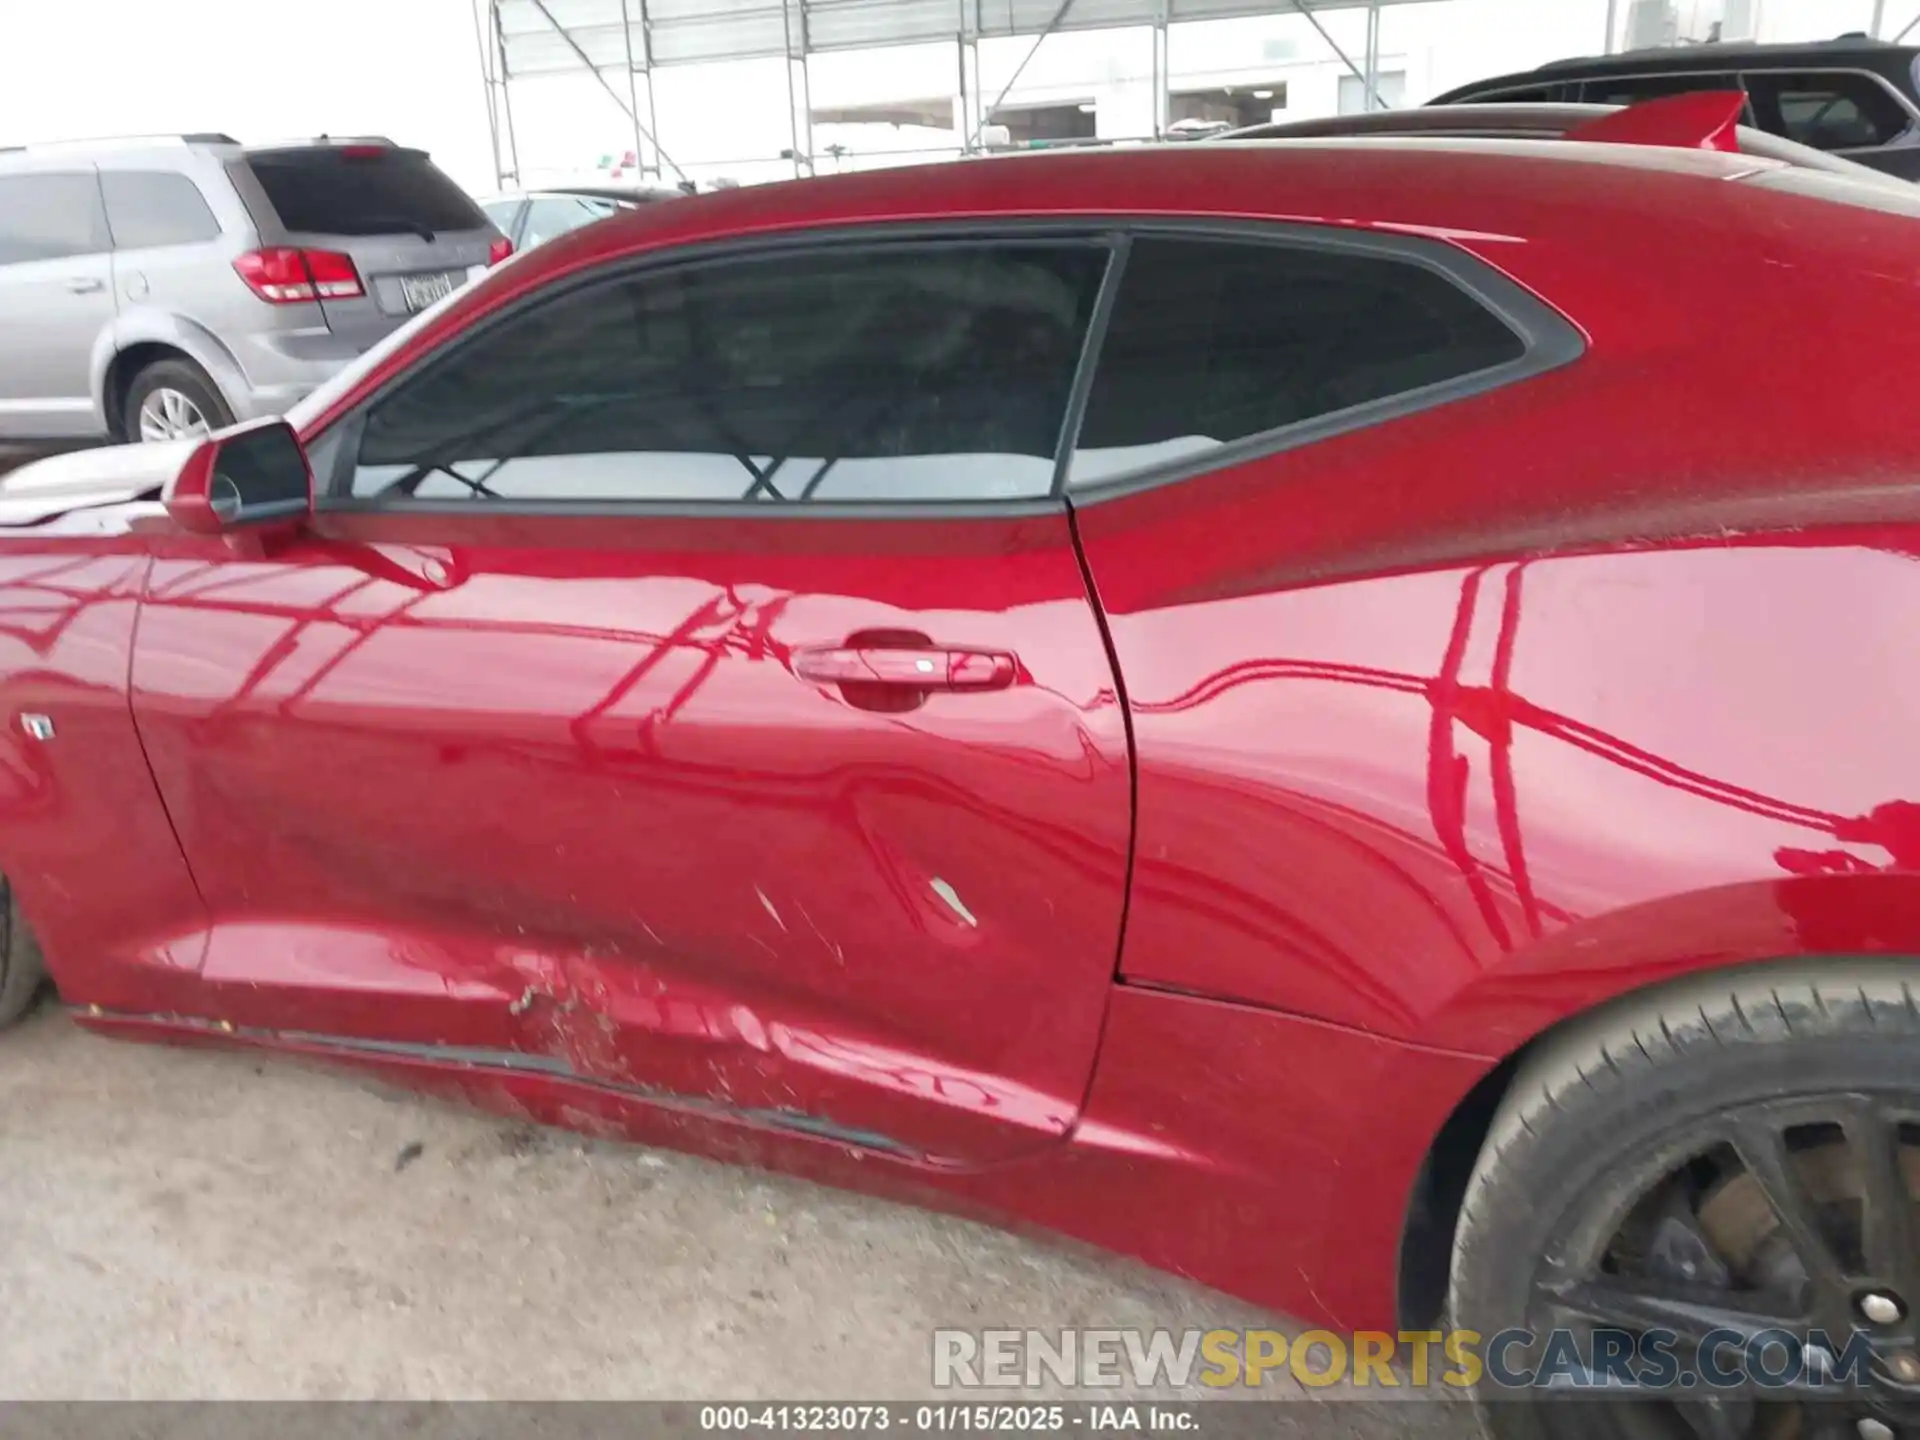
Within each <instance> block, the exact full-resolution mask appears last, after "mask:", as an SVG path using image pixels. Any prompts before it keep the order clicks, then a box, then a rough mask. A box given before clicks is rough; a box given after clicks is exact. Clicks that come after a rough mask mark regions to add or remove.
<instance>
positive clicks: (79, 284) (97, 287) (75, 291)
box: [67, 275, 107, 295]
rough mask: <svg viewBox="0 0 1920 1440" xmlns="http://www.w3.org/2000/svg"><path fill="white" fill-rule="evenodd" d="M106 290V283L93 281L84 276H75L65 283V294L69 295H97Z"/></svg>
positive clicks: (89, 277)
mask: <svg viewBox="0 0 1920 1440" xmlns="http://www.w3.org/2000/svg"><path fill="white" fill-rule="evenodd" d="M106 288H107V282H106V281H104V280H95V279H93V278H92V277H91V276H86V275H76V276H75V277H74V278H73V279H71V280H69V281H67V293H68V294H69V295H98V294H99V293H100V292H101V291H102V290H104V289H106Z"/></svg>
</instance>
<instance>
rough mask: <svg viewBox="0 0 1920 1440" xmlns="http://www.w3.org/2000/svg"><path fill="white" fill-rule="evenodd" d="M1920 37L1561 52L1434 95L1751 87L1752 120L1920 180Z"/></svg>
mask: <svg viewBox="0 0 1920 1440" xmlns="http://www.w3.org/2000/svg"><path fill="white" fill-rule="evenodd" d="M1916 62H1920V46H1913V45H1894V44H1889V43H1887V42H1884V41H1879V40H1871V39H1868V38H1867V37H1866V36H1864V35H1843V36H1841V37H1840V38H1839V39H1837V40H1827V41H1822V42H1820V43H1818V44H1812V45H1691V46H1686V47H1684V48H1680V49H1669V50H1632V51H1628V52H1627V53H1625V54H1623V55H1604V56H1593V57H1590V58H1586V59H1578V60H1556V61H1554V62H1553V63H1552V64H1550V65H1542V66H1541V67H1540V68H1539V69H1538V70H1528V71H1525V72H1523V73H1521V74H1517V75H1500V76H1496V77H1494V78H1493V79H1490V80H1478V81H1475V82H1474V83H1473V84H1471V85H1462V86H1461V87H1460V88H1459V89H1457V90H1449V91H1448V92H1447V93H1446V94H1444V95H1441V96H1439V97H1437V98H1436V99H1434V100H1432V101H1430V102H1429V103H1430V104H1433V105H1461V104H1468V103H1479V102H1483V101H1495V102H1500V103H1513V102H1523V103H1529V104H1555V103H1559V102H1563V101H1567V102H1577V103H1584V104H1590V105H1596V104H1597V105H1631V104H1633V103H1635V102H1636V101H1640V100H1651V99H1654V98H1656V97H1659V96H1662V95H1679V94H1684V93H1686V92H1688V91H1692V90H1742V91H1744V92H1745V93H1746V96H1747V113H1746V115H1745V116H1743V117H1742V118H1743V123H1745V124H1747V125H1750V126H1752V127H1754V128H1755V129H1759V130H1765V131H1768V132H1770V133H1771V134H1774V135H1781V136H1784V137H1785V138H1787V139H1789V140H1793V141H1797V142H1798V143H1800V144H1802V145H1809V146H1812V147H1813V148H1814V149H1816V150H1825V151H1829V152H1831V153H1833V154H1836V155H1843V156H1845V157H1846V158H1848V159H1850V160H1857V161H1859V162H1860V163H1861V164H1862V165H1870V166H1872V167H1873V168H1874V169H1876V170H1884V171H1886V172H1887V173H1888V174H1890V175H1898V176H1900V177H1901V178H1902V179H1903V180H1920V76H1917V75H1916V73H1915V72H1916Z"/></svg>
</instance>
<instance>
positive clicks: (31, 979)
mask: <svg viewBox="0 0 1920 1440" xmlns="http://www.w3.org/2000/svg"><path fill="white" fill-rule="evenodd" d="M0 897H3V898H4V904H5V911H4V915H5V924H4V930H5V933H4V934H3V935H0V1028H4V1027H6V1026H8V1025H11V1024H13V1023H14V1022H15V1021H16V1020H18V1019H20V1017H21V1016H23V1015H25V1014H26V1013H27V1011H29V1010H31V1009H32V1008H33V1002H34V1001H35V1000H36V999H38V998H39V995H40V987H41V985H42V983H43V982H44V981H45V980H46V978H47V970H46V965H45V963H44V962H43V961H42V960H41V958H40V943H39V942H38V941H37V940H35V939H34V938H33V931H32V930H30V929H29V928H28V927H27V922H26V920H25V918H24V917H22V915H21V914H20V904H19V902H18V901H17V900H15V899H14V897H13V888H12V887H11V886H10V885H7V884H6V882H5V881H4V880H0Z"/></svg>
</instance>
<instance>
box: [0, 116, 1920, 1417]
mask: <svg viewBox="0 0 1920 1440" xmlns="http://www.w3.org/2000/svg"><path fill="white" fill-rule="evenodd" d="M1643 128H1644V127H1643ZM1577 133H1578V132H1576V135H1577ZM1620 138H1626V137H1624V136H1622V137H1620ZM1634 138H1636V139H1639V140H1642V141H1644V140H1646V139H1647V138H1648V137H1647V136H1646V135H1645V134H1640V135H1638V136H1635V137H1634ZM239 283H240V282H239V280H238V278H237V277H236V280H235V284H239ZM312 304H313V311H314V323H315V324H316V325H320V324H324V323H325V312H326V308H327V307H326V300H325V297H324V295H321V296H320V297H319V298H317V299H316V300H314V301H313V302H312ZM242 360H243V361H244V357H242ZM1916 374H1920V191H1915V192H1912V194H1911V196H1909V194H1908V192H1906V191H1896V190H1893V189H1891V188H1888V187H1884V186H1880V187H1871V186H1861V185H1856V184H1854V183H1853V182H1852V181H1849V180H1848V179H1846V178H1845V177H1843V176H1839V175H1835V174H1828V173H1822V172H1818V171H1813V170H1803V169H1797V168H1794V167H1792V166H1789V165H1786V164H1783V163H1780V162H1778V161H1775V160H1770V159H1767V158H1764V157H1756V156H1743V155H1739V154H1733V153H1727V152H1726V151H1725V150H1722V149H1717V148H1705V149H1689V148H1683V147H1681V146H1678V145H1672V146H1662V145H1658V144H1647V143H1637V144H1632V145H1627V144H1617V143H1616V144H1608V143H1600V137H1596V138H1595V139H1594V140H1593V141H1585V140H1581V139H1578V138H1576V139H1569V140H1566V141H1532V140H1517V141H1501V140H1490V141H1473V140H1427V141H1422V140H1407V139H1390V140H1384V141H1370V140H1354V141H1337V140H1336V141H1326V142H1317V141H1303V142H1291V143H1285V144H1276V145H1259V144H1249V145H1222V146H1205V147H1183V148H1169V149H1163V150H1139V151H1131V152H1116V151H1108V152H1100V153H1087V154H1078V155H1065V156H1036V157H1028V158H1022V159H1011V160H999V161H987V162H982V163H979V164H967V165H951V166H945V167H930V168H924V169H913V170H900V171H892V172H885V173H876V174H865V175H847V176H841V177H836V178H832V179H823V180H818V181H808V182H803V183H798V184H790V185H779V186H770V187H766V188H762V189H749V190H737V191H731V192H726V193H720V194H715V195H709V196H702V197H699V198H697V199H689V200H686V201H684V202H681V203H676V204H673V205H663V206H657V207H652V208H648V209H645V210H640V211H636V212H633V213H630V214H627V215H623V216H621V217H619V218H617V219H613V220H609V221H606V222H604V223H602V224H599V225H596V226H593V227H590V228H588V229H586V230H582V231H578V232H576V233H574V234H572V235H569V236H567V237H565V238H563V239H560V240H558V241H556V242H554V243H553V244H551V245H549V246H545V247H542V248H541V249H539V250H537V251H535V252H533V253H531V254H528V255H526V256H523V257H520V258H518V259H515V260H513V261H511V262H509V263H508V264H506V265H504V266H502V267H500V268H499V269H497V270H496V271H494V272H493V273H492V274H490V275H489V276H487V277H486V278H484V279H483V280H481V281H480V282H479V283H477V284H474V285H471V286H469V287H468V288H467V289H465V290H464V291H462V292H460V293H458V294H456V295H455V296H453V297H451V298H450V299H448V300H446V301H443V302H441V304H440V305H438V306H436V307H435V308H434V309H433V310H432V311H430V312H428V313H427V314H425V315H422V316H421V317H419V318H418V319H417V320H416V321H415V322H414V323H412V324H411V325H409V326H408V327H407V328H405V329H404V330H402V331H401V332H399V333H398V334H397V335H396V336H395V337H393V338H392V339H391V340H390V341H389V342H387V343H385V344H383V346H382V347H381V348H380V349H378V350H377V351H375V352H374V353H371V354H369V355H367V356H366V357H365V358H364V359H363V361H362V362H360V363H359V364H358V365H357V366H356V367H354V368H353V369H352V370H350V371H349V372H348V373H346V374H344V375H343V376H342V377H340V379H339V380H338V381H337V382H336V383H334V384H332V385H331V386H330V387H329V388H328V389H326V390H325V391H324V392H323V393H319V394H316V395H315V396H313V397H312V398H311V399H310V400H308V401H307V402H305V403H304V404H303V405H302V406H301V407H300V408H299V409H298V411H297V412H296V413H295V414H294V415H292V416H291V417H290V422H291V423H290V424H285V423H281V422H266V423H262V424H257V425H253V426H250V427H244V428H241V429H237V430H233V431H229V432H227V433H226V434H224V435H222V436H219V437H216V438H215V439H213V440H210V441H203V442H199V444H198V446H197V448H196V447H195V445H194V442H179V443H177V444H171V445H153V446H144V447H137V448H128V449H121V450H114V451H102V452H95V453H91V454H81V455H73V456H66V457H61V458H59V459H55V460H51V461H46V462H43V463H42V464H40V465H38V466H34V467H31V468H29V469H27V470H25V471H23V472H21V473H19V474H18V475H16V476H15V477H13V479H12V481H11V482H10V483H8V484H7V485H6V486H5V487H4V488H3V489H0V519H4V521H5V526H6V528H5V529H4V531H0V713H3V714H4V722H5V727H6V728H5V739H4V742H3V743H0V868H3V869H4V871H5V874H6V876H7V879H8V883H9V885H10V889H11V905H10V909H9V914H10V919H11V924H10V928H9V934H8V937H7V948H6V952H5V962H4V964H5V979H4V984H3V985H0V996H4V997H5V998H4V1003H5V1006H6V1008H7V1010H8V1011H10V1012H17V1011H18V1010H20V1009H21V1008H22V1007H23V1005H24V1003H25V1001H26V1000H27V998H28V996H29V995H30V992H31V989H32V986H33V984H34V982H35V980H36V977H37V961H36V958H35V957H36V955H37V954H38V953H41V952H43V953H44V956H45V967H46V969H47V971H48V972H49V973H50V975H51V977H52V979H53V981H54V982H55V983H56V984H57V987H58V990H59V993H60V995H61V997H62V1000H63V1001H64V1003H65V1004H66V1005H67V1006H68V1007H69V1008H70V1010H71V1012H72V1013H73V1015H74V1017H75V1018H76V1020H77V1021H78V1022H79V1023H80V1024H82V1025H84V1026H86V1027H88V1028H89V1029H92V1030H96V1031H99V1032H103V1033H107V1034H113V1035H119V1036H126V1037H132V1038H140V1039H150V1040H169V1041H184V1042H192V1043H212V1044H222V1045H244V1046H257V1047H267V1048H272V1049H277V1050H282V1051H287V1052H292V1053H295V1054H299V1055H304V1056H309V1057H313V1058H316V1059H320V1060H324V1061H329V1062H338V1063H342V1064H347V1065H351V1066H356V1067H359V1068H361V1069H363V1070H367V1071H371V1072H375V1073H378V1074H380V1075H382V1076H385V1077H387V1078H389V1079H395V1080H399V1081H403V1082H405V1083H407V1084H411V1085H416V1086H418V1087H420V1088H422V1089H426V1090H431V1091H435V1092H442V1093H447V1094H451V1095H456V1096H462V1097H466V1098H467V1099H470V1100H472V1101H475V1102H477V1103H479V1104H481V1105H483V1106H488V1107H492V1108H495V1109H498V1110H501V1111H508V1112H511V1113H514V1114H517V1115H525V1116H530V1117H533V1118H536V1119H538V1120H541V1121H545V1122H550V1123H554V1124H560V1125H569V1126H576V1127H579V1128H581V1129H585V1130H589V1131H593V1132H595V1133H599V1134H606V1135H615V1136H624V1137H630V1138H632V1139H635V1140H640V1141H645V1142H648V1143H659V1144H668V1145H675V1146H681V1147H686V1148H690V1149H696V1150H700V1151H703V1152H706V1153H709V1154H716V1155H720V1156H724V1157H729V1158H734V1159H739V1160H743V1161H749V1162H752V1163H755V1164H762V1165H769V1166H777V1167H780V1168H782V1169H788V1170H793V1171H797V1172H801V1173H804V1174H807V1175H810V1176H814V1177H816V1178H820V1179H824V1180H829V1181H832V1182H834V1183H840V1184H848V1185H852V1186H857V1187H860V1188H863V1189H871V1190H875V1191H882V1192H887V1193H894V1194H905V1195H909V1196H913V1197H917V1198H920V1199H923V1200H926V1201H929V1202H930V1203H934V1204H939V1205H943V1206H949V1207H954V1208H961V1209H965V1210H968V1211H972V1212H977V1213H985V1214H989V1215H998V1216H1001V1217H1005V1218H1010V1219H1013V1220H1017V1221H1021V1222H1027V1223H1033V1224H1037V1225H1039V1226H1042V1227H1046V1228H1049V1229H1052V1230H1055V1231H1060V1232H1065V1233H1067V1234H1070V1235H1074V1236H1078V1237H1081V1238H1083V1239H1086V1240H1090V1241H1093V1242H1096V1243H1098V1244H1100V1245H1103V1246H1107V1247H1111V1248H1112V1249H1115V1250H1119V1251H1124V1252H1127V1253H1130V1254H1132V1255H1135V1256H1138V1257H1141V1258H1142V1259H1144V1260H1146V1261H1148V1262H1149V1263H1151V1264H1153V1265H1157V1266H1162V1267H1165V1268H1166V1269H1168V1270H1172V1271H1175V1272H1178V1273H1180V1274H1182V1275H1187V1276H1191V1277H1195V1278H1197V1279H1199V1280H1201V1281H1204V1282H1206V1283H1207V1284H1210V1285H1214V1286H1218V1287H1220V1288H1222V1289H1224V1290H1229V1291H1233V1292H1235V1293H1237V1294H1239V1295H1242V1296H1246V1297H1250V1298H1251V1299H1253V1300H1256V1301H1259V1302H1263V1303H1266V1304H1269V1305H1271V1306H1273V1307H1276V1308H1277V1309H1280V1310H1284V1311H1287V1312H1291V1313H1293V1314H1295V1315H1300V1316H1306V1317H1310V1318H1312V1319H1315V1320H1317V1321H1321V1322H1324V1323H1327V1324H1331V1325H1337V1326H1341V1327H1356V1328H1376V1327H1377V1328H1385V1329H1395V1328H1423V1327H1425V1326H1427V1325H1430V1324H1432V1323H1434V1322H1435V1320H1436V1318H1437V1317H1440V1316H1442V1315H1445V1316H1446V1317H1448V1318H1449V1319H1450V1322H1451V1323H1453V1324H1457V1325H1461V1326H1466V1327H1470V1328H1472V1329H1473V1330H1475V1331H1478V1332H1480V1333H1481V1334H1482V1335H1493V1334H1495V1333H1496V1332H1501V1331H1505V1330H1516V1329H1517V1330H1524V1331H1526V1332H1528V1333H1529V1334H1530V1335H1534V1336H1540V1335H1546V1334H1548V1333H1550V1332H1551V1331H1552V1330H1553V1328H1554V1327H1556V1326H1558V1327H1566V1328H1569V1329H1571V1330H1573V1331H1577V1332H1579V1333H1597V1330H1598V1329H1624V1330H1626V1331H1627V1332H1630V1333H1632V1334H1635V1335H1645V1334H1648V1333H1653V1332H1660V1331H1670V1332H1672V1334H1673V1335H1674V1336H1675V1337H1677V1341H1678V1344H1679V1346H1680V1350H1681V1353H1682V1354H1683V1355H1684V1354H1686V1353H1687V1351H1688V1347H1694V1348H1695V1350H1699V1349H1702V1348H1704V1347H1705V1346H1706V1345H1707V1344H1708V1343H1709V1342H1711V1343H1713V1344H1719V1343H1721V1342H1722V1341H1724V1340H1725V1339H1726V1337H1727V1336H1728V1335H1729V1334H1730V1335H1732V1336H1734V1337H1735V1339H1736V1341H1737V1342H1738V1341H1744V1340H1745V1339H1746V1338H1747V1337H1751V1336H1755V1335H1758V1334H1760V1333H1761V1332H1763V1331H1769V1330H1785V1331H1788V1332H1790V1333H1792V1334H1795V1335H1801V1334H1805V1333H1808V1332H1811V1331H1813V1330H1822V1331H1825V1332H1826V1334H1827V1336H1828V1337H1829V1339H1830V1340H1831V1341H1832V1342H1833V1343H1836V1344H1838V1343H1842V1342H1844V1343H1846V1344H1848V1345H1850V1346H1855V1347H1864V1353H1865V1355H1866V1365H1865V1369H1864V1371H1863V1372H1862V1375H1861V1376H1860V1377H1857V1378H1860V1379H1861V1383H1859V1384H1857V1385H1855V1386H1853V1387H1851V1388H1850V1389H1849V1390H1848V1392H1847V1395H1846V1397H1845V1399H1844V1401H1842V1402H1835V1404H1836V1405H1837V1406H1838V1408H1832V1407H1829V1406H1828V1405H1827V1402H1825V1401H1821V1402H1819V1403H1818V1404H1811V1405H1809V1406H1808V1407H1807V1408H1806V1411H1805V1414H1804V1415H1803V1414H1801V1413H1799V1412H1797V1411H1796V1410H1795V1409H1794V1406H1795V1404H1796V1403H1797V1400H1798V1397H1799V1393H1800V1392H1798V1391H1796V1390H1791V1389H1789V1390H1788V1391H1786V1392H1784V1393H1777V1394H1769V1395H1762V1396H1760V1397H1758V1398H1757V1399H1756V1398H1753V1397H1749V1396H1746V1395H1744V1394H1742V1395H1739V1396H1734V1395H1719V1394H1716V1395H1714V1396H1713V1397H1712V1398H1701V1397H1700V1396H1699V1395H1697V1394H1688V1395H1682V1396H1676V1397H1667V1398H1658V1397H1656V1398H1655V1399H1652V1400H1649V1401H1648V1402H1647V1406H1646V1407H1617V1406H1611V1405H1609V1406H1605V1407H1600V1406H1592V1405H1588V1406H1567V1407H1560V1406H1545V1405H1529V1406H1496V1407H1491V1408H1490V1411H1489V1414H1490V1417H1491V1421H1490V1423H1492V1424H1493V1425H1494V1426H1495V1427H1496V1428H1497V1429H1498V1430H1499V1432H1500V1433H1502V1434H1505V1435H1512V1436H1522V1435H1526V1436H1540V1435H1552V1436H1571V1435H1581V1436H1585V1435H1590V1434H1595V1433H1613V1434H1622V1435H1632V1436H1641V1435H1657V1434H1665V1433H1673V1434H1679V1435H1695V1434H1698V1435H1706V1436H1714V1437H1727V1436H1735V1435H1748V1434H1751V1435H1754V1436H1785V1435H1791V1434H1799V1435H1805V1436H1812V1435H1814V1434H1816V1433H1819V1434H1825V1433H1844V1434H1849V1435H1851V1434H1854V1433H1856V1427H1857V1433H1858V1434H1860V1435H1866V1436H1872V1435H1880V1434H1891V1433H1893V1429H1892V1428H1890V1427H1898V1426H1901V1425H1903V1424H1906V1423H1908V1419H1909V1417H1910V1416H1911V1414H1912V1410H1911V1396H1912V1393H1913V1391H1914V1387H1915V1383H1916V1381H1920V1314H1916V1306H1920V1251H1917V1250H1916V1244H1915V1236H1916V1234H1920V1215H1916V1211H1915V1194H1916V1192H1917V1191H1920V1008H1917V1007H1916V997H1915V987H1916V986H1917V985H1920V958H1916V957H1920V737H1917V736H1916V721H1917V720H1920V663H1916V660H1915V654H1916V647H1917V646H1920V484H1917V483H1916V477H1917V476H1920V422H1917V421H1916V413H1915V405H1914V399H1913V387H1914V377H1915V376H1916ZM29 924H30V925H31V927H32V936H37V937H38V945H37V947H36V944H35V942H34V940H33V939H32V938H31V936H30V935H29V932H28V929H27V926H28V925H29ZM1716 1337H1717V1338H1716ZM1535 1343H1536V1342H1535V1341H1529V1342H1528V1344H1529V1345H1533V1344H1535ZM1736 1348H1737V1347H1736ZM1523 1351H1525V1353H1533V1352H1532V1351H1531V1350H1525V1347H1523ZM1516 1363H1517V1362H1516ZM1834 1424H1839V1425H1841V1427H1842V1428H1841V1429H1840V1430H1839V1431H1834V1430H1832V1429H1831V1426H1832V1425H1834ZM1821 1425H1825V1426H1828V1427H1829V1429H1827V1430H1820V1429H1817V1426H1821ZM1795 1426H1797V1427H1798V1428H1797V1429H1796V1428H1793V1427H1795ZM1875 1426H1878V1427H1880V1428H1879V1429H1874V1428H1872V1427H1875Z"/></svg>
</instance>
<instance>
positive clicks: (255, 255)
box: [233, 247, 367, 305]
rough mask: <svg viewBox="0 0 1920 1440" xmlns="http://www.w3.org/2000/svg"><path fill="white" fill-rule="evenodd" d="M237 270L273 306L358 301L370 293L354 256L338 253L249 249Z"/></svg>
mask: <svg viewBox="0 0 1920 1440" xmlns="http://www.w3.org/2000/svg"><path fill="white" fill-rule="evenodd" d="M233 268H234V269H235V270H236V271H238V272H239V275H240V278H241V279H242V280H244V281H246V282H247V288H248V289H250V290H251V291H253V293H254V294H256V295H258V296H259V297H260V298H261V299H262V300H264V301H266V302H267V303H268V304H269V305H299V304H304V303H306V302H308V301H312V300H356V299H358V298H359V297H360V296H362V295H364V294H366V293H367V292H366V287H365V286H363V285H362V284H361V283H360V272H359V271H358V270H356V269H354V266H353V257H352V256H351V255H342V254H341V253H340V252H339V251H337V250H294V249H290V248H286V247H275V248H274V249H271V250H249V251H248V252H247V253H246V254H244V255H241V256H239V257H237V258H236V259H235V260H234V262H233Z"/></svg>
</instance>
